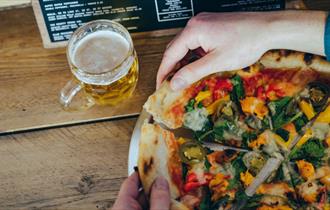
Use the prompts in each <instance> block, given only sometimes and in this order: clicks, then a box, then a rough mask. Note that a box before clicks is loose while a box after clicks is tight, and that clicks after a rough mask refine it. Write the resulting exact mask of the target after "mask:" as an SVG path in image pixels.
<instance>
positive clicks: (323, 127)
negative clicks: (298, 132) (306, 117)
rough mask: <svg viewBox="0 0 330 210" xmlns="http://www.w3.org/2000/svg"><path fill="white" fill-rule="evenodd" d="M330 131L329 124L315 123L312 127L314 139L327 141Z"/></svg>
mask: <svg viewBox="0 0 330 210" xmlns="http://www.w3.org/2000/svg"><path fill="white" fill-rule="evenodd" d="M329 131H330V125H329V123H320V122H314V124H313V126H312V133H313V137H315V138H318V139H326V137H327V135H328V133H329Z"/></svg>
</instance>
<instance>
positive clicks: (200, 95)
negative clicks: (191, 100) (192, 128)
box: [195, 90, 212, 104]
mask: <svg viewBox="0 0 330 210" xmlns="http://www.w3.org/2000/svg"><path fill="white" fill-rule="evenodd" d="M211 96H212V93H211V91H209V90H206V91H201V92H199V93H198V94H197V96H196V97H195V101H196V102H195V103H196V104H198V103H199V102H201V101H203V100H204V99H207V98H209V97H211Z"/></svg>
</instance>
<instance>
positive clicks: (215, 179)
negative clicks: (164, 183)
mask: <svg viewBox="0 0 330 210" xmlns="http://www.w3.org/2000/svg"><path fill="white" fill-rule="evenodd" d="M215 148H217V149H216V150H215ZM139 151H140V153H139V160H138V169H139V174H140V178H141V181H142V184H143V187H144V189H145V192H146V194H147V195H149V194H150V189H151V186H152V183H153V181H154V180H155V179H156V177H157V176H159V175H162V176H164V177H165V178H166V179H167V180H168V182H169V184H170V192H171V199H172V207H171V209H201V210H205V209H219V208H223V209H229V208H232V207H233V205H234V204H235V203H237V202H238V201H239V200H240V199H241V198H242V197H244V196H245V190H246V189H247V188H248V187H249V186H251V185H252V182H253V181H254V180H255V179H257V178H255V177H257V174H258V173H259V172H260V170H261V169H262V168H263V166H264V165H265V164H266V162H267V158H268V157H266V156H265V155H264V154H260V153H259V152H258V151H245V150H235V149H231V148H227V147H219V145H214V144H213V145H211V146H210V144H206V145H204V144H201V142H198V141H196V140H193V139H184V138H175V136H174V134H173V133H171V132H170V131H167V130H165V129H162V128H161V127H160V126H159V125H154V124H149V123H145V124H144V125H143V127H142V132H141V139H140V146H139Z"/></svg>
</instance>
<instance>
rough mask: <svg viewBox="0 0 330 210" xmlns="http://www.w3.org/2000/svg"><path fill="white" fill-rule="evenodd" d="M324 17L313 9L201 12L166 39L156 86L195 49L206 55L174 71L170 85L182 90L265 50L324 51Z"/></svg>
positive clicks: (252, 59) (238, 66)
mask: <svg viewBox="0 0 330 210" xmlns="http://www.w3.org/2000/svg"><path fill="white" fill-rule="evenodd" d="M325 17H326V13H325V12H315V11H281V12H267V13H265V12H262V13H260V12H259V13H258V12H247V13H242V12H233V13H200V14H198V15H197V16H195V17H193V18H191V19H190V20H189V22H188V23H187V26H186V27H185V28H184V29H183V31H181V33H179V34H178V35H177V36H176V37H175V38H174V40H172V41H171V42H170V43H169V45H168V47H167V49H166V51H165V53H164V56H163V60H162V62H161V65H160V67H159V70H158V74H157V87H159V86H160V84H161V82H162V81H163V80H164V78H165V77H166V76H167V75H168V74H169V72H171V71H172V70H173V69H174V68H176V67H177V64H178V63H179V61H180V60H181V59H182V58H184V56H185V55H186V54H187V52H188V51H189V50H194V49H198V48H201V49H203V50H204V51H205V53H204V54H205V55H204V56H203V57H202V58H200V59H198V60H196V61H195V62H192V63H190V64H188V65H186V66H183V67H182V68H181V69H179V71H178V72H177V73H175V75H174V76H173V78H172V80H171V88H172V89H174V90H179V89H182V88H185V87H187V86H189V85H190V84H192V83H193V82H196V81H198V80H199V79H201V78H203V77H205V76H207V75H209V74H212V73H215V72H220V71H230V70H237V69H241V68H244V67H246V66H249V65H251V64H253V63H255V62H256V61H257V60H258V59H259V58H260V57H261V56H262V55H263V54H264V53H265V52H266V51H268V50H270V49H291V50H299V51H304V52H310V53H315V54H321V55H323V54H324V50H323V35H324V24H325ZM310 40H313V41H310Z"/></svg>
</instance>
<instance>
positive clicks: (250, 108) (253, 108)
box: [240, 97, 268, 119]
mask: <svg viewBox="0 0 330 210" xmlns="http://www.w3.org/2000/svg"><path fill="white" fill-rule="evenodd" d="M240 102H241V106H242V110H243V112H245V113H248V114H256V115H257V117H258V118H259V119H263V118H264V117H265V116H266V115H267V114H268V108H267V106H266V105H265V102H264V101H262V100H260V99H259V98H256V97H246V98H245V99H243V100H241V101H240Z"/></svg>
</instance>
